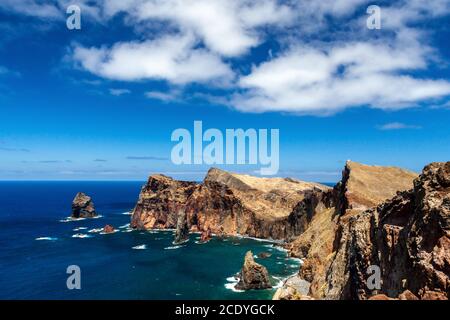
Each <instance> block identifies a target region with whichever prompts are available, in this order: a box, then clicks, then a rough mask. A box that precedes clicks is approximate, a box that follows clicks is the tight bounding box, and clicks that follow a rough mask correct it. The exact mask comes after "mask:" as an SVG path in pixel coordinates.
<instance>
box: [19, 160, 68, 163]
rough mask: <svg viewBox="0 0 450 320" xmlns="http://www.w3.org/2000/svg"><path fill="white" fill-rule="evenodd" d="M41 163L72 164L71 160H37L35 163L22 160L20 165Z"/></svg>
mask: <svg viewBox="0 0 450 320" xmlns="http://www.w3.org/2000/svg"><path fill="white" fill-rule="evenodd" d="M33 162H34V163H43V164H54V163H72V160H37V161H29V160H23V161H22V163H33Z"/></svg>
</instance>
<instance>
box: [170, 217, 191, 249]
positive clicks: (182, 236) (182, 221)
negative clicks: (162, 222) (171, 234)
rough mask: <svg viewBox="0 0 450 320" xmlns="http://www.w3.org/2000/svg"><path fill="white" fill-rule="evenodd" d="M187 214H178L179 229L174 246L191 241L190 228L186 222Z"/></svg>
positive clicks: (176, 231) (176, 232)
mask: <svg viewBox="0 0 450 320" xmlns="http://www.w3.org/2000/svg"><path fill="white" fill-rule="evenodd" d="M186 219H187V218H186V212H184V211H183V210H182V211H180V212H179V213H178V221H177V229H176V230H175V240H174V241H173V243H174V244H180V243H183V242H186V241H188V240H189V227H188V225H187V220H186Z"/></svg>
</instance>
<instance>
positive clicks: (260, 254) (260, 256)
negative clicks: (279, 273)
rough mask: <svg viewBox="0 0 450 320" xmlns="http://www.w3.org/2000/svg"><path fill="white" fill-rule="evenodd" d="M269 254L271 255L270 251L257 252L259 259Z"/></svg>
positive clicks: (267, 256)
mask: <svg viewBox="0 0 450 320" xmlns="http://www.w3.org/2000/svg"><path fill="white" fill-rule="evenodd" d="M271 256H272V254H271V253H270V252H260V253H258V258H260V259H266V258H270V257H271Z"/></svg>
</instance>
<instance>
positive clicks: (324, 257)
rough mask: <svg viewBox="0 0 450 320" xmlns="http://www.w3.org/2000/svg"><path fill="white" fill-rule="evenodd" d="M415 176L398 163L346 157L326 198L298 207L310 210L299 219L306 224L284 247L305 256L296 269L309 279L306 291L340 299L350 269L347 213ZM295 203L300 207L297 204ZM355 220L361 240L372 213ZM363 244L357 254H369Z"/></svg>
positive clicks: (365, 236) (354, 212) (403, 186)
mask: <svg viewBox="0 0 450 320" xmlns="http://www.w3.org/2000/svg"><path fill="white" fill-rule="evenodd" d="M416 176H417V175H416V174H414V173H411V172H409V171H405V170H402V169H399V168H393V167H379V166H367V165H362V164H359V163H355V162H351V161H348V162H347V163H346V166H345V168H344V170H343V173H342V180H341V182H339V183H338V184H337V185H336V186H335V188H334V190H333V192H332V196H331V199H330V195H329V194H327V193H325V194H322V196H321V197H317V196H316V198H317V200H316V201H313V202H315V203H318V205H315V206H312V208H311V207H310V209H309V210H307V209H305V208H303V209H302V211H303V212H310V213H309V214H307V215H306V216H310V217H311V220H310V221H309V222H308V223H305V224H303V225H306V226H307V228H306V230H305V231H304V232H303V233H302V234H301V235H300V236H299V237H298V238H297V239H295V240H294V241H293V242H292V243H291V244H290V248H289V251H290V254H291V255H293V256H296V257H299V258H302V259H303V260H304V264H303V265H302V267H301V269H300V273H299V274H300V276H301V277H302V278H303V279H305V280H307V281H310V282H311V288H310V295H311V296H313V297H315V298H327V299H340V298H341V297H342V296H343V292H346V290H349V289H350V288H349V286H346V283H347V279H348V278H349V269H350V263H349V259H348V254H347V253H348V252H347V248H348V246H349V241H348V238H349V236H350V233H349V229H348V228H349V223H350V221H351V219H352V217H353V216H355V215H357V214H358V213H361V212H362V211H364V210H366V209H367V208H369V207H371V206H374V205H378V204H380V203H382V202H383V201H384V200H386V199H388V198H392V197H393V196H395V194H396V192H397V191H399V190H400V191H401V190H408V189H410V188H411V187H412V185H413V179H414V178H415V177H416ZM303 202H304V201H303ZM297 207H300V208H301V207H302V205H301V204H299V205H298V206H297ZM304 207H307V206H304ZM311 211H312V212H311ZM304 216H305V215H304ZM358 221H359V225H358V230H359V231H358V232H359V233H360V234H361V236H360V237H359V238H358V239H359V240H358V241H359V242H364V241H366V240H367V239H370V237H371V231H370V230H371V218H370V216H368V217H367V218H365V217H359V218H358ZM394 233H395V230H392V232H391V235H393V234H394ZM391 241H394V239H393V238H392V239H391ZM359 242H357V243H359ZM367 248H369V247H367ZM367 248H366V249H365V250H363V251H361V252H359V254H361V255H363V256H364V257H366V256H367V255H370V250H369V249H367ZM364 267H365V268H367V267H368V265H367V266H364ZM365 271H366V269H364V274H365ZM361 272H362V271H361ZM357 274H358V275H359V274H360V273H357ZM355 291H356V290H355ZM371 295H372V294H370V296H371Z"/></svg>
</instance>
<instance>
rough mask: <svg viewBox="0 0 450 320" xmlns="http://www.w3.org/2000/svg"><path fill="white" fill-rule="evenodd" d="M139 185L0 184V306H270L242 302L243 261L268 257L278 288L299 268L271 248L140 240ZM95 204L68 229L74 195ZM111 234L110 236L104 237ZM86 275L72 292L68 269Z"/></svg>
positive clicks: (265, 294)
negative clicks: (194, 302)
mask: <svg viewBox="0 0 450 320" xmlns="http://www.w3.org/2000/svg"><path fill="white" fill-rule="evenodd" d="M142 185H143V182H78V181H77V182H75V181H70V182H68V181H64V182H56V181H55V182H53V181H52V182H25V181H24V182H18V181H17V182H0V228H1V230H0V248H1V249H0V269H1V273H0V299H271V297H272V295H273V294H274V292H275V290H276V288H273V289H268V290H251V291H245V292H237V291H236V290H234V285H235V283H236V280H235V278H234V275H235V274H236V273H237V272H238V271H239V270H240V268H241V266H242V263H243V259H244V256H245V253H246V252H247V251H248V250H252V251H253V253H254V254H255V255H257V254H259V253H261V252H269V253H271V254H272V255H271V256H270V257H268V258H265V259H259V258H256V259H255V261H256V262H258V263H260V264H262V265H264V266H266V267H267V269H268V271H269V273H270V275H271V278H272V279H271V280H272V282H273V285H274V286H277V285H280V283H281V280H282V279H284V278H286V277H288V276H289V275H292V274H294V273H295V272H297V271H298V268H299V265H300V261H299V260H297V259H292V258H288V257H287V255H286V252H285V251H283V250H281V249H279V248H278V247H277V246H274V245H273V244H272V243H269V242H264V241H258V240H254V239H246V238H237V237H228V238H224V239H217V238H213V239H212V240H211V241H210V242H208V243H206V244H199V243H198V242H197V239H198V237H199V234H192V235H191V236H190V241H189V242H187V243H186V244H184V245H182V246H174V245H173V244H172V241H173V232H172V231H147V232H142V231H135V230H131V229H130V228H129V222H130V217H131V216H130V215H129V211H130V210H131V209H132V208H133V206H134V204H135V202H136V200H137V199H138V195H139V191H140V188H141V186H142ZM79 191H82V192H85V193H86V194H88V195H90V196H91V197H92V199H93V201H94V204H95V207H96V210H97V212H98V213H99V214H100V215H101V216H100V217H99V218H96V219H85V220H78V221H70V220H68V219H67V217H68V216H70V213H71V203H72V200H73V198H74V197H75V195H76V193H77V192H79ZM106 224H110V225H112V226H114V227H115V228H116V229H117V230H119V231H118V232H116V233H113V234H101V233H100V232H98V231H99V230H97V229H100V228H103V227H104V226H105V225H106ZM70 265H77V266H79V267H80V270H81V278H80V280H81V289H79V290H78V289H72V290H69V289H68V288H67V285H66V281H67V278H68V277H69V276H70V274H67V272H66V271H67V267H68V266H70Z"/></svg>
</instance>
